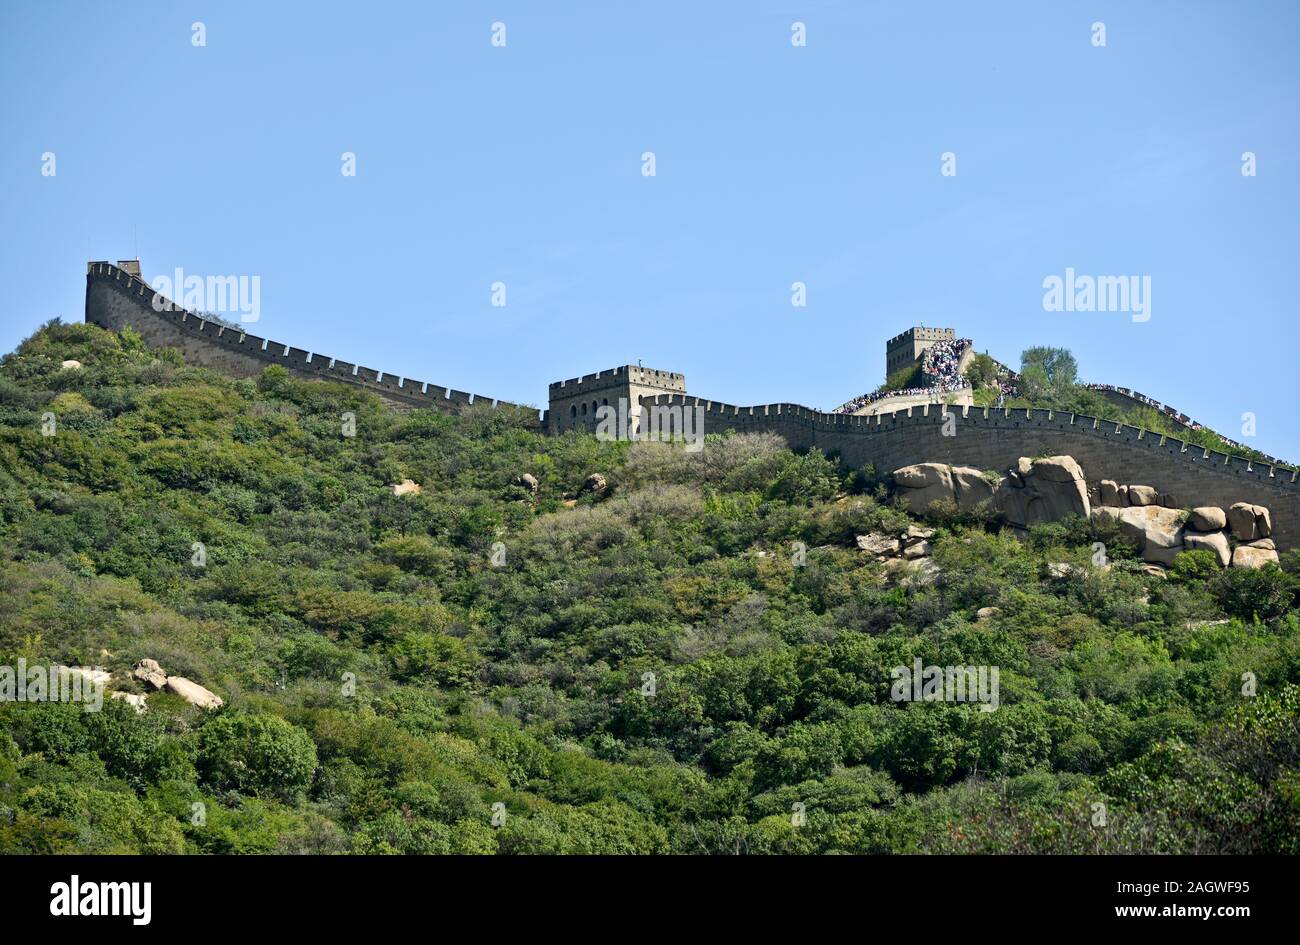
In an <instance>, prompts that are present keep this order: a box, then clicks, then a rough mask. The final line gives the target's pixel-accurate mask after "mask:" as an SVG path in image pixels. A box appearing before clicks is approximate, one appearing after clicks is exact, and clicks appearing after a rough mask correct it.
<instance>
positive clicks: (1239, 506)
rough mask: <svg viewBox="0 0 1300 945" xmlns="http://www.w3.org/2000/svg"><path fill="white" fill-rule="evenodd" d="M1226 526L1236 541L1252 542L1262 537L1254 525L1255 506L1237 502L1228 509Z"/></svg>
mask: <svg viewBox="0 0 1300 945" xmlns="http://www.w3.org/2000/svg"><path fill="white" fill-rule="evenodd" d="M1228 526H1229V527H1230V528H1231V529H1232V534H1233V535H1234V536H1236V538H1237V540H1238V541H1254V540H1255V539H1256V538H1260V537H1262V536H1261V535H1260V534H1259V530H1258V528H1256V525H1255V506H1253V505H1251V504H1250V503H1249V502H1237V503H1235V504H1233V506H1232V507H1231V508H1229V509H1228Z"/></svg>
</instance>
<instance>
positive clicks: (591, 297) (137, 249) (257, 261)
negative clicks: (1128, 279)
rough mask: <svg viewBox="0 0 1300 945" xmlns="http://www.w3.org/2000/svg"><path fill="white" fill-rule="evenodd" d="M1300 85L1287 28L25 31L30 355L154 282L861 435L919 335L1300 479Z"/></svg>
mask: <svg viewBox="0 0 1300 945" xmlns="http://www.w3.org/2000/svg"><path fill="white" fill-rule="evenodd" d="M498 21H499V22H503V23H505V25H506V34H505V35H506V45H505V46H504V47H496V46H493V45H492V42H491V39H492V24H493V23H494V22H498ZM796 21H800V22H803V23H805V24H806V36H807V45H806V46H803V47H795V46H793V45H792V44H791V36H792V33H791V24H792V23H794V22H796ZM195 22H202V23H203V24H204V26H205V28H206V46H203V47H196V46H194V45H193V42H192V35H193V33H192V24H193V23H195ZM1095 22H1102V23H1104V24H1105V31H1106V45H1105V46H1104V47H1098V46H1094V45H1093V36H1094V32H1093V27H1092V24H1093V23H1095ZM1298 47H1300V3H1294V2H1290V0H1279V2H1263V0H1254V2H1232V3H1228V2H1221V3H1196V2H1186V0H1179V2H1174V0H1168V2H1157V0H1150V2H1142V3H1128V2H1118V0H1094V2H1084V3H1076V2H1041V0H1039V2H1025V3H999V2H990V3H969V2H965V0H959V2H933V3H922V2H902V0H897V2H889V3H867V2H848V0H844V2H817V0H807V2H765V0H751V2H709V3H704V2H698V0H696V2H681V3H675V2H656V3H626V4H615V3H608V2H602V3H595V2H591V3H562V2H555V3H545V4H541V3H536V2H492V3H472V2H460V3H456V2H450V3H436V4H435V3H412V4H409V5H408V4H397V3H384V2H373V3H346V4H335V3H313V4H290V3H268V2H255V3H241V2H216V0H203V2H194V0H187V2H169V3H149V2H132V3H110V4H105V3H98V2H97V3H73V2H57V3H55V2H48V3H14V2H11V3H4V4H3V5H0V116H3V117H2V118H0V122H2V124H0V128H2V129H3V140H4V145H5V146H4V147H3V148H0V216H2V217H3V220H4V232H5V245H4V251H3V253H0V277H2V278H3V283H4V285H5V286H6V287H7V289H8V291H7V292H6V302H5V303H4V306H3V312H2V313H0V349H3V350H4V351H9V350H12V348H13V347H14V346H15V345H16V344H17V343H18V342H19V341H20V340H21V339H22V338H23V337H25V336H27V335H28V334H30V333H31V332H32V331H34V330H35V329H36V328H37V327H38V326H39V325H40V324H41V323H42V322H43V321H45V320H47V319H49V318H52V317H54V316H62V317H63V318H64V320H67V321H79V320H81V318H82V317H83V303H84V291H85V283H84V278H85V263H86V261H87V259H88V258H90V259H112V260H116V259H119V258H129V257H133V256H135V255H137V254H138V255H139V257H140V259H141V262H142V266H143V269H144V274H145V276H146V278H148V279H152V278H153V277H154V276H156V275H158V274H163V273H168V274H169V273H171V272H172V271H173V270H174V269H175V268H176V267H178V266H179V267H182V268H183V269H184V270H185V271H186V272H187V273H192V274H200V275H249V276H252V275H256V276H259V277H260V279H261V319H260V322H259V323H258V324H256V325H253V326H250V330H251V331H253V332H255V333H256V334H259V335H263V336H265V337H270V338H272V339H275V340H277V341H283V342H287V343H292V344H294V345H297V346H301V347H303V348H306V349H308V350H310V351H317V352H322V353H325V354H328V355H332V356H336V357H340V358H344V359H347V360H351V361H356V362H359V363H361V364H365V365H368V366H370V367H374V368H377V369H380V370H384V371H387V372H392V373H395V374H402V375H407V376H411V377H415V378H418V379H420V380H427V381H432V382H436V383H441V384H447V385H451V386H454V387H458V388H460V389H463V390H469V391H472V392H475V393H480V394H485V395H489V396H494V397H501V398H506V399H510V400H515V401H520V402H525V403H534V404H537V405H539V406H544V401H545V398H546V390H547V384H548V383H549V382H550V381H552V380H559V379H563V378H568V377H573V376H576V375H579V374H585V373H590V372H593V371H596V370H600V369H604V368H608V367H612V366H614V365H616V364H623V363H628V362H635V361H636V360H637V359H641V360H643V361H644V363H645V364H646V365H648V366H651V367H657V368H662V369H667V370H673V371H679V372H683V373H685V374H686V377H687V384H688V388H689V390H690V392H691V393H695V394H699V395H701V396H705V397H710V398H713V399H717V400H724V401H727V402H731V403H739V404H751V403H767V402H772V401H793V402H797V403H802V404H805V405H808V406H813V407H822V408H830V407H833V406H835V405H836V404H838V403H840V402H841V401H843V400H846V399H848V398H849V397H851V396H853V395H856V394H860V393H863V392H864V391H867V390H869V389H872V388H874V387H875V386H876V385H877V384H879V383H880V381H881V379H882V374H883V370H884V350H883V348H884V342H885V340H886V339H887V338H888V337H890V336H892V335H894V334H896V333H897V332H899V331H901V330H903V329H904V328H906V327H908V326H910V325H913V324H925V325H939V326H951V327H953V328H955V329H956V330H957V333H958V335H959V336H962V337H971V338H973V339H975V341H976V344H977V345H978V347H979V348H981V349H987V350H988V351H989V352H990V353H992V354H993V355H994V356H996V357H998V358H1000V359H1002V360H1005V361H1008V362H1009V363H1012V364H1016V363H1018V359H1019V353H1020V351H1021V350H1023V349H1024V348H1025V347H1028V346H1030V345H1033V344H1050V345H1060V346H1065V347H1068V348H1070V349H1071V350H1072V351H1073V352H1074V354H1075V355H1076V357H1077V358H1078V361H1079V365H1080V371H1081V375H1082V376H1083V378H1084V379H1086V380H1092V381H1104V382H1109V383H1114V384H1119V385H1123V386H1130V387H1136V388H1137V389H1139V390H1141V391H1143V392H1144V393H1146V394H1149V395H1151V396H1153V397H1156V398H1158V399H1160V400H1163V401H1165V402H1167V403H1171V404H1173V405H1174V406H1176V407H1177V408H1179V409H1180V410H1183V411H1184V412H1186V413H1188V414H1190V415H1192V416H1193V417H1196V418H1197V419H1200V420H1202V421H1203V422H1206V423H1209V424H1210V425H1212V426H1214V427H1216V428H1218V429H1219V430H1220V431H1221V432H1223V433H1225V434H1226V435H1228V436H1230V437H1233V438H1235V439H1240V440H1243V441H1244V442H1246V443H1248V444H1250V445H1252V446H1255V447H1256V448H1258V449H1261V450H1263V451H1265V452H1272V453H1275V454H1278V455H1281V456H1283V457H1288V458H1291V459H1300V411H1298V410H1296V409H1295V406H1294V405H1295V402H1296V395H1295V385H1296V380H1297V377H1298V376H1300V364H1298V363H1297V346H1298V345H1297V343H1298V342H1300V327H1297V317H1298V316H1300V292H1297V288H1296V286H1295V285H1293V284H1292V280H1293V279H1294V278H1295V273H1296V265H1295V262H1296V257H1297V250H1298V248H1300V247H1298V246H1297V242H1298V241H1297V233H1298V229H1300V222H1298V220H1297V210H1298V209H1300V206H1298V203H1300V201H1298V200H1297V197H1300V187H1298V185H1297V148H1298V146H1300V142H1298V141H1297V118H1298V115H1297V102H1298V101H1300V88H1298V85H1300V83H1298V81H1297V76H1298V73H1300V66H1298V65H1297V63H1298V62H1300V56H1298V55H1297V53H1296V50H1297V48H1298ZM345 151H350V152H353V153H354V154H355V155H356V176H355V177H345V176H344V175H343V174H342V173H341V165H342V158H341V156H342V154H343V152H345ZM646 151H653V152H654V154H655V159H656V174H655V176H653V177H647V176H643V174H642V157H641V156H642V154H643V152H646ZM948 151H951V152H953V153H954V154H955V155H956V169H957V173H956V176H944V175H943V174H942V173H941V155H942V154H943V153H944V152H948ZM1245 151H1251V152H1254V153H1255V155H1256V161H1257V175H1256V176H1254V177H1245V176H1243V175H1242V172H1241V168H1242V153H1243V152H1245ZM46 152H53V153H54V155H55V160H56V164H55V168H56V174H55V175H54V176H52V177H50V176H43V175H42V169H43V166H44V164H43V158H42V155H44V154H45V153H46ZM1067 267H1069V268H1073V269H1074V270H1075V271H1076V272H1077V273H1080V274H1091V275H1137V276H1149V277H1150V278H1151V285H1152V298H1151V310H1150V315H1151V317H1150V320H1149V321H1146V322H1134V321H1133V319H1132V317H1131V316H1130V315H1129V314H1126V313H1122V312H1120V313H1116V312H1047V311H1044V309H1043V295H1044V289H1043V280H1044V279H1045V278H1046V277H1048V276H1050V275H1053V274H1056V275H1063V274H1064V273H1065V270H1066V268H1067ZM497 281H500V282H503V283H505V285H506V300H507V304H506V306H505V307H504V308H499V307H493V306H492V304H491V285H492V283H493V282H497ZM796 281H800V282H804V283H806V285H807V306H806V307H803V308H798V307H794V306H792V305H791V284H792V283H794V282H796ZM1245 412H1252V413H1254V414H1255V415H1256V417H1257V436H1256V437H1254V438H1253V439H1252V438H1247V437H1243V436H1242V435H1241V415H1242V414H1243V413H1245Z"/></svg>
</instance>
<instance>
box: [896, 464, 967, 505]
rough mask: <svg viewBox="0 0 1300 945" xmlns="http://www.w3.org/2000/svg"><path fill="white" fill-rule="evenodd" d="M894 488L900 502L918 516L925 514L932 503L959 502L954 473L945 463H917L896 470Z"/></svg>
mask: <svg viewBox="0 0 1300 945" xmlns="http://www.w3.org/2000/svg"><path fill="white" fill-rule="evenodd" d="M894 486H895V491H896V492H897V493H898V497H899V500H900V501H901V502H902V503H903V505H904V506H905V507H906V508H907V509H908V510H909V511H911V512H913V513H915V514H917V515H919V514H922V513H924V512H925V511H926V510H927V509H928V508H929V507H930V503H931V502H940V501H943V500H945V499H947V500H951V501H953V502H956V501H957V497H956V494H955V493H954V491H953V485H952V471H951V470H950V468H949V467H948V466H946V465H945V464H943V463H917V464H915V465H914V466H904V467H902V468H901V469H895V470H894Z"/></svg>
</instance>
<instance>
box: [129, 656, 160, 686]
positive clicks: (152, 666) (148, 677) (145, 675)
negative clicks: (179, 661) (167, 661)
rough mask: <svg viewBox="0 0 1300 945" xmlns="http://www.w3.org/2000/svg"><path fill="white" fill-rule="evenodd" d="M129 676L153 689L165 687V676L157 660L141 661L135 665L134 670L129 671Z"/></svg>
mask: <svg viewBox="0 0 1300 945" xmlns="http://www.w3.org/2000/svg"><path fill="white" fill-rule="evenodd" d="M131 676H132V678H134V679H138V680H139V681H140V682H142V683H144V684H146V685H148V686H152V687H153V688H154V689H161V688H162V687H163V686H165V685H167V674H166V673H165V672H163V668H162V667H161V666H159V665H158V661H157V660H141V661H140V662H138V663H136V664H135V669H133V670H131Z"/></svg>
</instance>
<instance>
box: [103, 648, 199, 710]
mask: <svg viewBox="0 0 1300 945" xmlns="http://www.w3.org/2000/svg"><path fill="white" fill-rule="evenodd" d="M131 676H132V678H134V679H137V680H139V681H140V682H142V683H144V684H145V685H146V686H152V687H153V688H154V689H166V690H167V691H168V692H171V693H175V694H176V695H178V696H180V697H181V698H182V699H184V700H185V701H186V702H188V703H189V704H190V705H196V706H198V707H199V708H201V709H217V708H220V707H221V706H222V705H224V702H223V700H222V698H221V697H220V696H219V695H217V694H216V693H214V692H213V691H212V690H210V689H205V688H204V687H202V686H200V685H199V684H198V683H196V682H192V681H190V680H188V679H186V678H185V677H184V676H168V675H167V672H166V671H165V670H164V669H163V668H162V667H161V666H160V665H159V664H158V661H157V660H150V659H143V660H140V662H138V663H136V664H135V669H133V670H132V671H131ZM113 698H114V699H125V700H126V701H127V702H129V703H130V704H131V705H133V706H135V707H136V710H137V711H139V712H143V711H144V696H133V695H132V694H130V693H126V692H115V693H113ZM136 700H139V701H138V702H137V701H136Z"/></svg>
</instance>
